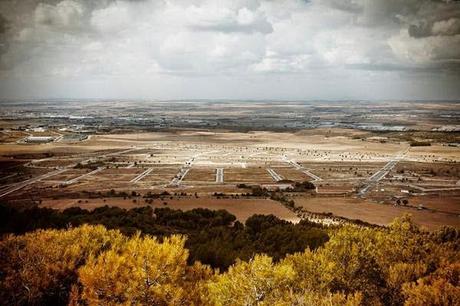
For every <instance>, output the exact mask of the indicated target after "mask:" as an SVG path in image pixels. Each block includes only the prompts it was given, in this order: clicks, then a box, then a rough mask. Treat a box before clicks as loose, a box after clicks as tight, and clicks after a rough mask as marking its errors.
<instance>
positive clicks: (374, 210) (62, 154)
mask: <svg viewBox="0 0 460 306" xmlns="http://www.w3.org/2000/svg"><path fill="white" fill-rule="evenodd" d="M364 134H366V133H363V132H361V131H353V130H340V129H336V130H334V129H332V130H331V129H318V130H308V131H299V132H267V131H265V132H264V131H253V132H247V133H243V132H229V131H223V130H216V131H205V130H172V131H168V132H167V131H164V132H149V133H131V134H105V135H102V134H100V135H92V136H91V137H90V138H89V139H88V140H86V141H82V142H76V143H72V144H71V145H69V144H68V143H60V142H53V143H48V144H20V143H8V144H6V143H2V144H0V166H1V167H2V169H1V172H0V173H1V174H2V176H3V177H7V178H6V179H4V180H3V181H0V183H1V184H3V185H4V186H0V191H2V190H3V191H4V190H8V188H10V185H8V184H11V183H15V182H22V181H24V180H26V179H29V178H31V177H35V176H39V175H42V174H44V173H47V172H50V171H53V170H54V169H52V168H55V167H67V168H68V169H67V170H66V171H65V172H63V173H61V174H58V175H55V176H51V177H48V178H45V179H43V180H41V181H39V180H37V181H34V182H33V183H32V184H29V185H26V186H24V187H23V188H22V189H19V190H17V191H14V192H13V193H8V194H7V195H6V196H5V197H4V199H6V200H7V201H12V202H14V201H16V200H20V199H22V200H23V201H26V199H29V198H30V195H36V194H40V195H41V194H46V197H47V198H52V197H53V196H55V195H57V196H56V198H59V199H64V200H59V201H66V200H65V196H66V193H68V194H70V193H76V196H74V197H81V196H80V195H79V194H78V193H79V192H82V191H89V192H99V191H107V190H110V189H112V188H113V189H116V190H117V191H127V192H131V191H138V192H144V193H145V192H147V191H152V192H162V191H164V190H167V191H168V192H171V193H174V192H178V193H180V192H184V191H185V192H187V193H189V194H190V193H195V192H196V193H198V194H199V196H200V198H199V199H196V200H193V201H191V202H190V203H189V202H187V201H188V200H187V199H180V200H177V199H176V200H171V201H168V203H169V202H170V203H169V204H168V205H170V206H171V207H176V206H177V207H179V208H180V205H183V207H184V209H188V208H189V207H192V206H193V205H196V203H200V205H201V203H202V202H203V201H205V205H208V206H209V205H211V201H212V205H217V204H216V203H220V204H219V205H221V206H222V207H227V206H228V207H230V208H231V209H234V210H235V209H236V211H237V212H238V214H239V218H247V215H250V214H252V213H254V211H258V210H257V209H259V210H260V211H264V212H268V210H269V209H274V211H275V212H276V211H277V210H276V209H279V207H280V205H278V204H277V203H275V204H276V205H275V206H272V205H271V204H270V205H269V204H266V203H272V202H266V201H265V200H264V201H262V200H259V201H262V202H260V203H265V204H260V203H259V202H257V203H259V204H260V206H261V207H256V208H257V209H256V208H254V205H249V204H248V203H249V202H248V201H249V200H244V199H231V200H230V199H229V200H225V199H221V200H216V199H208V197H209V196H210V194H213V193H215V192H217V193H220V192H224V193H242V192H248V191H249V190H248V189H245V190H241V189H238V188H237V187H236V185H237V184H238V183H247V184H250V185H254V184H261V185H262V184H267V185H270V184H271V185H274V184H276V182H275V181H274V180H273V178H272V177H271V176H270V174H269V173H268V172H267V168H271V169H273V170H274V171H275V172H276V173H278V174H279V175H281V176H282V177H284V178H285V179H287V180H293V181H305V180H309V181H311V180H312V178H310V177H309V176H307V175H306V174H304V173H302V172H301V171H299V170H296V169H295V168H293V167H291V166H290V165H289V164H288V163H287V162H286V161H285V160H284V159H288V160H291V161H295V162H297V163H299V164H300V165H302V166H304V167H305V169H308V170H310V171H311V172H312V173H313V174H316V175H318V176H319V177H320V178H321V179H322V181H315V182H314V183H315V185H316V186H317V187H318V191H319V193H320V195H321V196H318V197H315V198H311V199H303V200H300V199H299V200H298V201H301V202H302V205H306V206H307V207H306V208H307V209H309V210H310V209H311V210H312V211H320V212H323V211H325V212H328V211H329V212H332V213H334V214H337V215H343V216H346V217H349V218H357V219H363V220H364V221H368V222H372V223H378V224H386V223H388V222H390V221H391V220H392V219H393V218H394V217H396V216H399V215H402V214H403V213H406V212H409V213H412V215H413V216H414V219H415V220H416V222H418V223H420V224H423V225H425V226H427V227H429V228H434V227H437V226H440V225H442V224H446V225H454V226H458V220H459V217H458V215H459V214H460V211H459V208H458V205H456V203H458V201H459V199H460V198H459V192H460V183H458V180H459V178H460V154H459V153H460V151H459V148H455V147H448V146H443V145H437V144H434V145H432V146H430V147H409V144H408V142H406V141H399V140H398V141H393V142H390V141H388V142H385V143H380V142H379V141H375V140H373V139H371V137H370V138H369V140H366V138H363V139H357V138H355V137H356V136H360V135H364ZM366 135H367V134H366ZM408 148H409V149H410V151H409V153H408V154H407V156H406V157H404V160H402V161H400V163H399V164H397V165H396V167H395V168H394V169H393V170H392V171H391V172H390V173H389V174H388V175H387V176H386V177H385V178H384V179H383V180H381V181H380V182H379V183H378V184H377V185H376V186H373V187H372V188H370V190H369V193H367V194H366V199H367V200H366V199H355V198H354V197H353V196H354V195H356V192H357V190H359V188H360V187H361V186H362V185H363V184H365V183H366V180H367V179H368V178H369V177H370V176H371V175H373V174H374V173H376V172H377V171H379V170H380V169H381V168H382V167H383V166H384V165H385V164H386V163H387V162H388V161H389V160H392V159H394V158H395V156H397V155H399V154H401V153H402V152H405V150H406V149H408ZM126 150H130V151H128V152H125V151H126ZM190 161H192V164H191V165H188V166H190V167H191V168H190V170H189V172H188V173H187V175H186V176H185V177H184V179H183V181H182V182H181V183H180V185H179V186H178V187H176V188H174V187H172V186H170V185H169V184H170V182H171V180H172V179H173V178H174V177H175V176H176V175H177V174H178V172H179V170H180V169H181V167H183V166H184V163H185V162H190ZM134 162H136V165H134V164H133V163H134ZM73 163H82V164H83V165H84V164H86V163H89V164H90V166H91V167H92V168H94V167H109V168H108V169H104V170H103V171H101V172H99V173H96V174H94V175H91V176H87V177H84V178H82V179H81V180H80V181H78V182H75V183H74V184H71V185H68V186H66V187H58V186H57V185H58V184H57V182H62V181H66V180H70V179H73V178H76V177H78V176H79V175H82V174H85V173H88V172H89V171H91V170H90V169H73V168H71V167H69V166H70V165H72V164H73ZM3 166H4V167H3ZM31 166H32V167H31ZM33 166H35V167H49V168H34V167H33ZM128 166H129V167H130V168H127V167H128ZM132 166H133V167H132ZM147 168H153V171H152V172H151V173H150V174H149V175H147V176H145V177H144V178H142V179H141V180H140V181H138V182H136V183H131V182H130V181H131V180H132V179H133V178H135V177H136V176H137V175H138V174H140V173H142V172H143V171H145V170H146V169H147ZM216 168H224V184H216V183H215V180H216ZM11 175H12V176H11ZM8 176H10V177H8ZM51 186H52V187H53V188H48V187H51ZM414 186H415V187H414ZM13 187H14V186H13ZM45 187H46V188H45ZM445 187H449V188H451V189H456V188H458V191H457V190H454V191H445V190H435V191H433V190H431V189H433V188H438V189H443V188H445ZM417 188H418V189H417ZM424 188H426V189H430V191H427V192H426V193H427V194H429V195H423V194H424V193H425V191H424V190H423V189H424ZM403 191H404V192H403ZM406 191H407V192H409V191H410V192H413V194H411V195H409V194H407V193H405V192H406ZM336 193H343V194H345V193H348V197H347V198H339V197H337V196H336V195H333V196H334V198H331V194H336ZM326 196H328V197H326ZM398 196H399V197H401V196H404V197H409V205H413V206H417V205H418V204H423V206H424V207H426V208H428V209H427V210H417V209H415V207H412V208H411V207H393V206H389V205H378V204H374V203H376V202H382V203H394V202H395V197H398ZM68 201H70V202H65V203H67V204H69V203H70V204H69V205H73V204H72V203H74V202H72V201H74V200H70V199H69V200H68ZM91 201H94V200H91ZM111 201H115V200H114V199H111ZM116 201H118V200H116ZM130 201H131V200H130ZM130 201H127V202H123V201H122V202H117V203H115V204H117V205H121V206H123V205H134V203H132V202H130ZM254 201H255V200H254ZM176 202H177V203H176ZM240 202H241V203H242V204H241V205H239V204H238V203H240ZM91 203H93V202H91ZM91 203H89V204H91ZM98 203H99V204H98ZM102 203H104V202H103V201H102V200H101V201H100V202H94V205H102ZM206 203H208V204H206ZM230 203H231V204H230ZM55 204H56V203H55ZM67 204H65V205H67ZM112 204H114V203H112ZM259 204H257V205H259ZM272 204H273V203H272ZM135 205H138V204H135ZM226 205H227V206H226ZM57 207H59V205H58V206H57ZM216 207H220V206H218V205H217V206H216ZM230 208H229V211H231V210H230ZM245 210H246V211H247V213H246V217H241V216H242V215H244V213H245V212H244V211H245ZM434 210H435V212H433V211H434ZM231 212H232V211H231ZM443 212H445V213H443ZM277 214H280V213H279V212H277Z"/></svg>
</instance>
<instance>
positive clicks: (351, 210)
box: [295, 197, 460, 230]
mask: <svg viewBox="0 0 460 306" xmlns="http://www.w3.org/2000/svg"><path fill="white" fill-rule="evenodd" d="M295 202H296V205H298V206H302V207H303V208H304V209H306V210H308V211H310V212H316V213H332V214H334V215H336V216H341V217H345V218H349V219H360V220H363V221H366V222H369V223H373V224H378V225H388V224H389V223H390V222H391V221H392V220H393V219H394V218H397V217H401V216H403V215H404V214H411V215H412V219H413V220H414V222H415V223H417V224H419V225H421V226H423V227H425V228H427V229H429V230H433V229H436V228H439V227H441V226H443V225H450V226H454V227H457V228H460V217H459V216H458V215H455V214H446V213H439V212H431V211H425V210H417V209H415V208H408V207H400V206H393V205H384V204H376V203H372V202H369V201H367V200H364V199H358V198H349V197H348V198H345V197H337V198H329V197H327V198H322V197H311V198H296V199H295Z"/></svg>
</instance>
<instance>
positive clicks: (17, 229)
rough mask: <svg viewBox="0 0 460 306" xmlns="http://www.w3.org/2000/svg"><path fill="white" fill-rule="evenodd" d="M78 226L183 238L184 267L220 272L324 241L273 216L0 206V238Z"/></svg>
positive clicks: (315, 230) (315, 229)
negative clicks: (237, 262)
mask: <svg viewBox="0 0 460 306" xmlns="http://www.w3.org/2000/svg"><path fill="white" fill-rule="evenodd" d="M82 224H101V225H104V226H105V227H106V228H108V229H119V230H120V231H121V233H123V234H125V235H127V236H131V235H134V234H135V233H136V232H137V231H140V232H141V233H142V234H150V235H153V236H157V237H160V238H161V237H165V236H170V235H173V234H181V235H186V236H187V241H186V245H185V247H186V248H187V249H189V251H190V256H189V263H193V262H195V261H200V262H202V263H205V264H209V265H211V266H212V267H213V268H220V269H221V270H225V269H227V268H228V267H229V266H230V265H232V264H233V263H235V260H236V259H237V258H240V259H243V260H249V259H250V258H252V257H253V256H254V255H255V254H257V253H266V254H268V255H270V256H272V257H273V258H274V259H275V260H279V259H281V258H284V256H285V255H286V254H292V253H294V252H299V251H303V250H304V249H305V248H307V247H308V248H310V249H315V248H317V247H319V246H321V245H323V244H324V243H325V242H326V241H327V240H328V239H329V237H328V234H327V232H326V230H324V229H323V228H322V227H321V226H319V225H317V224H314V223H310V222H307V221H302V222H301V223H299V224H295V225H294V224H292V223H290V222H287V221H284V220H280V219H278V218H276V217H275V216H262V215H254V216H252V217H250V218H249V219H248V220H247V221H246V225H243V224H242V223H240V222H238V221H236V217H235V216H234V215H232V214H230V213H228V212H227V211H225V210H217V211H214V210H209V209H192V210H189V211H181V210H173V209H170V208H157V209H155V210H153V209H152V208H151V207H140V208H135V209H130V210H125V209H121V208H118V207H108V206H106V207H100V208H97V209H95V210H93V211H88V210H84V209H80V208H76V207H74V208H69V209H66V210H64V211H63V212H59V211H57V210H54V209H49V208H33V209H28V210H23V211H18V210H16V209H13V208H10V207H5V206H1V205H0V233H15V234H22V233H25V232H29V231H33V230H36V229H40V228H67V227H68V226H74V227H75V226H80V225H82Z"/></svg>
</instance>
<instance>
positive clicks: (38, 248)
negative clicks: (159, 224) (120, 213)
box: [0, 226, 124, 305]
mask: <svg viewBox="0 0 460 306" xmlns="http://www.w3.org/2000/svg"><path fill="white" fill-rule="evenodd" d="M123 240H124V238H123V236H122V235H121V234H120V232H118V231H108V230H106V229H105V227H103V226H81V227H78V228H74V229H69V230H39V231H36V232H32V233H28V234H25V235H23V236H9V237H7V238H6V239H4V240H3V241H1V242H0V271H1V273H0V274H1V282H0V300H2V303H4V305H34V304H51V303H63V302H66V301H67V295H68V292H69V289H70V286H71V285H72V283H75V282H76V281H77V274H76V270H77V269H78V267H79V266H80V265H82V264H84V263H85V260H86V258H87V257H88V256H89V255H90V254H93V255H94V256H96V255H97V254H98V253H99V252H100V251H101V250H103V249H106V248H111V247H114V246H115V245H117V244H120V243H122V241H123ZM56 298H57V299H58V300H57V301H56V300H55V299H56ZM50 299H53V300H50Z"/></svg>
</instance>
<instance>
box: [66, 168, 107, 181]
mask: <svg viewBox="0 0 460 306" xmlns="http://www.w3.org/2000/svg"><path fill="white" fill-rule="evenodd" d="M104 169H105V167H99V168H97V169H96V170H93V171H91V172H88V173H85V174H83V175H80V176H77V177H76V178H73V179H71V180H68V181H65V182H62V184H63V185H70V184H73V183H76V182H78V181H79V180H81V179H84V178H85V177H87V176H90V175H93V174H96V173H98V172H101V171H102V170H104Z"/></svg>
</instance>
